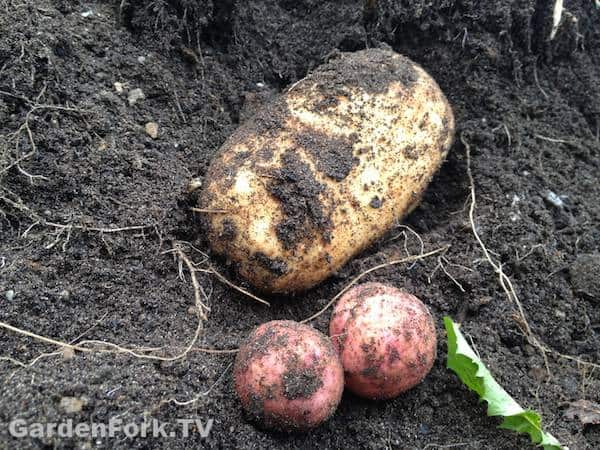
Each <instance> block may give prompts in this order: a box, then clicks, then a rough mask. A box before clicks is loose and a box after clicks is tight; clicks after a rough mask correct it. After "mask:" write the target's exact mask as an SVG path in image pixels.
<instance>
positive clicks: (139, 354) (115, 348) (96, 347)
mask: <svg viewBox="0 0 600 450" xmlns="http://www.w3.org/2000/svg"><path fill="white" fill-rule="evenodd" d="M178 244H179V243H175V246H174V247H173V252H174V253H175V254H176V255H177V257H178V258H180V259H181V260H182V261H183V263H184V264H185V265H186V266H187V267H188V269H189V270H190V276H191V277H192V285H193V286H194V297H195V301H196V308H197V310H196V313H197V314H198V326H197V327H196V331H195V333H194V336H193V338H192V339H191V341H190V343H189V344H188V345H187V347H186V348H185V350H184V351H183V352H181V353H179V354H177V355H175V356H168V357H165V356H158V355H152V354H145V352H153V351H156V350H158V349H157V348H142V349H132V348H127V347H122V346H120V345H117V344H114V343H112V342H105V341H99V340H86V341H82V342H80V343H78V344H70V343H67V342H63V341H59V340H57V339H53V338H50V337H46V336H42V335H39V334H36V333H33V332H31V331H27V330H23V329H21V328H18V327H15V326H13V325H10V324H8V323H5V322H0V328H4V329H5V330H9V331H12V332H13V333H17V334H20V335H23V336H27V337H30V338H33V339H35V340H37V341H40V342H44V343H46V344H51V345H55V346H58V347H61V348H62V349H63V350H64V349H65V348H68V349H71V350H73V351H80V352H88V353H126V354H129V355H131V356H134V357H136V358H140V359H150V360H156V361H176V360H178V359H181V358H184V357H185V356H186V355H187V354H188V353H189V352H190V351H191V350H192V347H193V346H194V345H195V344H196V342H197V341H198V338H199V337H200V334H201V332H202V329H203V325H204V320H206V312H205V308H206V306H205V305H204V304H203V303H202V302H201V301H200V293H199V284H198V281H197V279H196V274H195V273H196V269H195V268H194V265H193V263H192V262H191V260H190V259H189V258H188V257H187V255H185V253H184V252H183V250H182V249H181V246H180V245H178ZM194 280H195V281H194ZM103 347H108V348H109V349H111V350H107V349H106V348H103Z"/></svg>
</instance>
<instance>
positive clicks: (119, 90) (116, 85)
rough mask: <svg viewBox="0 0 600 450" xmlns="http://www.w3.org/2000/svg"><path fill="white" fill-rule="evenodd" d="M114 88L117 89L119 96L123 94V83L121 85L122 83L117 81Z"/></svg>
mask: <svg viewBox="0 0 600 450" xmlns="http://www.w3.org/2000/svg"><path fill="white" fill-rule="evenodd" d="M113 86H114V87H115V91H117V94H122V93H123V83H121V82H120V81H115V82H114V83H113Z"/></svg>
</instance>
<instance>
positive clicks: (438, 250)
mask: <svg viewBox="0 0 600 450" xmlns="http://www.w3.org/2000/svg"><path fill="white" fill-rule="evenodd" d="M449 248H450V246H449V245H445V246H443V247H439V248H436V249H435V250H431V251H430V252H427V253H421V254H419V255H411V256H408V257H406V258H402V259H397V260H394V261H389V262H386V263H383V264H379V265H377V266H374V267H371V268H370V269H367V270H365V271H364V272H362V273H361V274H359V275H357V276H356V277H354V279H353V280H352V281H350V283H348V284H347V285H346V286H345V287H344V288H343V289H342V290H341V291H339V292H338V293H337V294H336V295H335V296H334V297H333V298H332V299H331V300H330V301H329V302H328V303H327V304H326V305H325V306H324V307H323V308H321V310H320V311H318V312H317V313H315V314H313V315H312V316H310V317H309V318H307V319H304V320H301V321H300V323H307V322H311V321H313V320H314V319H316V318H317V317H319V316H320V315H321V314H323V313H324V312H325V311H327V310H328V309H329V308H330V307H331V306H332V305H333V304H334V303H335V302H336V300H337V299H338V298H340V297H341V296H342V295H343V294H344V293H345V292H346V291H347V290H348V289H350V288H351V287H352V286H354V285H355V284H356V283H357V282H358V281H360V280H361V279H362V278H363V277H365V276H366V275H368V274H370V273H371V272H375V271H376V270H379V269H384V268H386V267H390V266H395V265H398V264H403V263H407V262H412V261H418V260H420V259H425V258H427V257H429V256H433V255H437V254H438V253H441V252H444V251H446V250H448V249H449Z"/></svg>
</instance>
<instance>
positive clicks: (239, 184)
mask: <svg viewBox="0 0 600 450" xmlns="http://www.w3.org/2000/svg"><path fill="white" fill-rule="evenodd" d="M453 137H454V116H453V113H452V110H451V108H450V106H449V104H448V102H447V100H446V98H445V97H444V94H443V93H442V92H441V90H440V88H439V86H438V85H437V84H436V82H435V81H434V80H433V79H432V78H431V77H430V76H429V75H428V74H427V73H426V72H425V71H424V70H423V69H422V68H421V67H419V66H418V65H417V64H415V63H414V62H412V61H411V60H409V59H408V58H406V57H404V56H402V55H399V54H397V53H395V52H393V51H391V50H388V49H368V50H362V51H358V52H354V53H339V54H337V55H335V56H334V57H332V58H331V59H330V60H329V61H328V62H327V63H325V64H323V65H322V66H320V67H319V68H317V69H315V70H314V71H313V72H312V73H310V74H309V75H308V76H307V77H306V78H304V79H302V80H300V81H299V82H297V83H294V84H293V85H292V86H290V88H288V89H287V90H286V91H284V92H282V93H281V95H279V96H277V97H275V98H274V99H273V100H272V101H271V102H270V103H268V104H267V105H266V106H265V107H264V108H263V109H262V110H260V111H258V112H256V113H255V115H254V116H251V117H248V118H247V119H246V120H245V121H244V122H243V123H242V124H241V125H240V127H239V128H238V129H237V130H236V131H235V132H234V133H233V134H232V136H231V137H230V138H229V139H228V140H227V141H226V142H225V143H224V144H223V146H222V147H221V149H220V151H219V153H218V154H217V156H216V157H215V159H214V160H213V162H212V163H211V165H210V168H209V170H208V173H207V174H206V177H205V185H204V191H203V194H202V195H201V196H200V202H199V206H200V209H202V210H203V211H207V212H206V213H205V216H204V223H205V228H206V231H207V234H208V241H209V243H210V245H211V247H212V249H213V251H214V252H215V253H217V254H221V255H223V256H225V257H226V258H227V259H228V260H229V261H231V262H233V263H234V267H236V268H237V269H238V271H239V273H240V274H241V275H242V276H243V277H244V278H246V279H247V280H248V281H249V282H250V283H251V284H252V285H253V286H254V287H256V288H258V289H259V290H262V291H266V292H271V293H290V292H297V291H302V290H306V289H308V288H310V287H312V286H314V285H315V284H317V283H319V282H321V281H323V280H324V279H325V278H327V277H328V276H329V275H331V274H332V273H334V272H335V271H336V270H339V269H340V268H341V267H342V266H343V265H344V264H345V263H346V262H347V261H348V260H349V259H350V258H351V257H352V256H354V255H356V254H357V253H358V252H360V251H361V250H363V249H365V248H366V247H367V246H368V245H370V244H371V243H372V242H374V241H375V240H376V239H378V238H380V237H381V236H382V235H383V234H384V233H385V232H387V231H388V230H389V229H390V227H392V226H393V224H394V223H395V222H396V221H397V220H398V219H399V218H401V217H403V216H405V215H406V214H408V213H409V212H410V211H411V210H412V209H413V208H414V207H415V206H416V205H417V204H418V203H419V200H420V198H421V196H422V194H423V192H424V190H425V188H426V187H427V185H428V184H429V182H430V181H431V179H432V177H433V175H434V173H435V172H436V171H437V169H438V168H439V167H440V165H441V164H442V162H443V160H444V158H445V156H446V154H447V152H448V150H449V148H450V146H451V144H452V142H453ZM212 211H216V212H212ZM226 221H227V222H226ZM231 222H233V223H234V224H235V229H236V230H237V231H238V233H237V234H235V236H234V237H233V239H229V237H230V236H231V235H232V234H231V233H229V232H228V230H227V229H225V227H226V226H227V227H228V228H229V229H230V228H231V226H230V224H231ZM257 255H258V256H257ZM272 261H276V262H277V263H272ZM265 262H266V263H265ZM283 268H285V270H283Z"/></svg>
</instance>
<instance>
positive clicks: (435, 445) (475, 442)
mask: <svg viewBox="0 0 600 450" xmlns="http://www.w3.org/2000/svg"><path fill="white" fill-rule="evenodd" d="M480 442H483V441H473V442H457V443H456V444H427V445H426V446H425V447H423V449H422V450H426V449H428V448H456V447H466V446H468V445H473V446H475V445H476V444H479V443H480Z"/></svg>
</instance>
